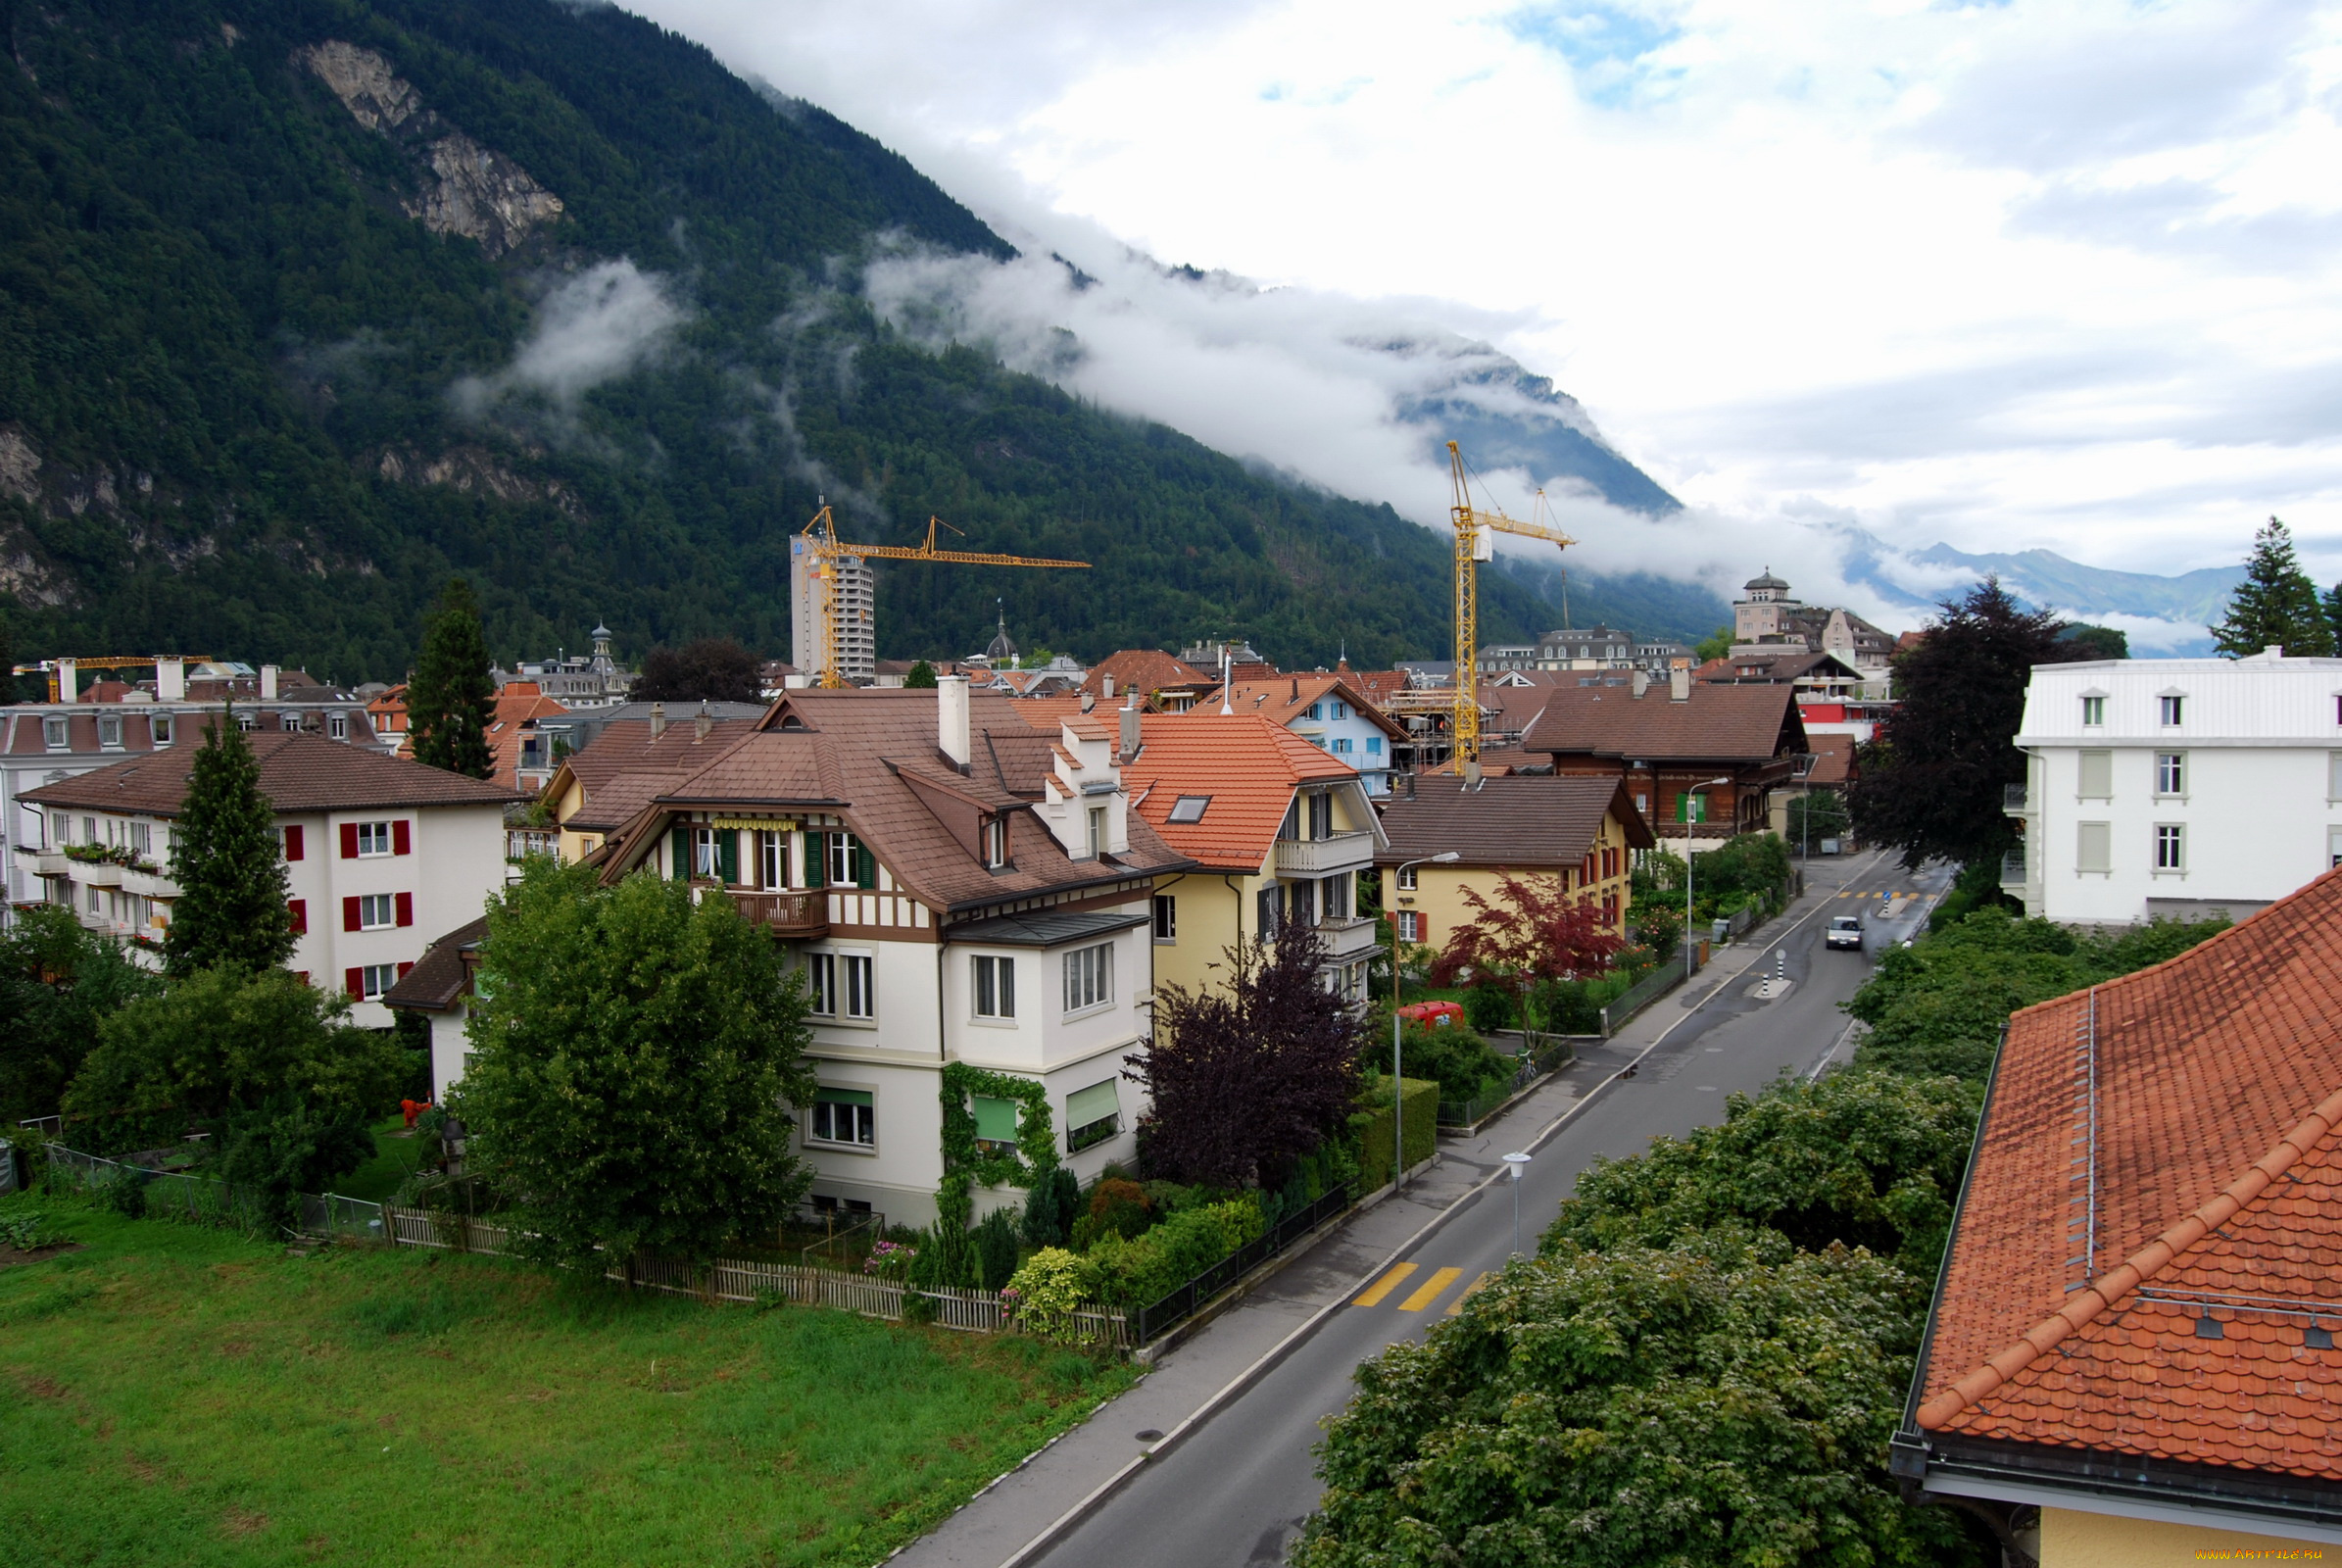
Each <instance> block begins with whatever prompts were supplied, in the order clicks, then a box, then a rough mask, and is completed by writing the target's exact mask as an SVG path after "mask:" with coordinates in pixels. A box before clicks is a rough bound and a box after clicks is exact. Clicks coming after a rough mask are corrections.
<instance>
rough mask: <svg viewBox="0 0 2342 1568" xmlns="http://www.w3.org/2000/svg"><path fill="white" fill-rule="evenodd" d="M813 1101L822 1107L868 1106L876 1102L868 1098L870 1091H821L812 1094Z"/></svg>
mask: <svg viewBox="0 0 2342 1568" xmlns="http://www.w3.org/2000/svg"><path fill="white" fill-rule="evenodd" d="M813 1100H814V1103H817V1104H824V1105H868V1104H874V1103H876V1102H874V1101H873V1100H872V1099H871V1098H870V1091H869V1090H867V1089H823V1090H819V1091H817V1092H816V1093H815V1094H814V1096H813Z"/></svg>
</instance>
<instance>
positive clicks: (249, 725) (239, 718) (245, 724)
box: [236, 713, 370, 1000]
mask: <svg viewBox="0 0 2342 1568" xmlns="http://www.w3.org/2000/svg"><path fill="white" fill-rule="evenodd" d="M260 727H261V721H260V720H259V719H257V718H255V717H253V716H252V715H251V714H250V713H238V714H237V715H236V728H238V729H240V730H242V731H243V732H244V733H245V734H247V735H249V734H251V733H252V732H253V731H254V730H256V729H259V728H260ZM369 1000H370V999H369Z"/></svg>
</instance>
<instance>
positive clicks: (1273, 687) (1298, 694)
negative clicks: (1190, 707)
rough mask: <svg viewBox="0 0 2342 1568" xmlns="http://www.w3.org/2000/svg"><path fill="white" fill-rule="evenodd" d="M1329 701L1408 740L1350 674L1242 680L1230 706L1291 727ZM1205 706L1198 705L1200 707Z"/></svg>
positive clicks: (1234, 684) (1235, 684)
mask: <svg viewBox="0 0 2342 1568" xmlns="http://www.w3.org/2000/svg"><path fill="white" fill-rule="evenodd" d="M1328 700H1340V701H1343V702H1347V703H1348V704H1349V705H1350V707H1351V708H1353V709H1355V710H1357V711H1359V712H1360V713H1362V714H1364V715H1365V716H1366V717H1367V718H1369V719H1371V720H1372V721H1373V722H1374V723H1375V724H1376V725H1377V726H1379V727H1380V728H1381V729H1382V730H1384V731H1385V732H1386V733H1388V734H1391V735H1393V736H1396V737H1398V738H1399V739H1401V740H1404V739H1405V738H1406V734H1407V732H1406V731H1405V730H1403V729H1401V728H1399V726H1398V725H1397V724H1395V723H1393V722H1392V721H1391V719H1390V718H1388V717H1386V716H1385V715H1384V713H1383V710H1382V709H1381V708H1380V707H1379V706H1378V705H1376V704H1375V703H1374V702H1373V701H1372V700H1370V699H1369V698H1368V697H1367V696H1366V695H1365V694H1364V693H1363V692H1361V691H1359V690H1358V688H1357V687H1355V686H1353V685H1351V684H1350V678H1349V677H1348V676H1347V675H1331V674H1328V675H1279V676H1276V677H1274V678H1273V679H1269V680H1239V681H1231V682H1230V683H1229V692H1228V706H1229V707H1231V708H1233V709H1235V710H1236V711H1237V712H1238V713H1239V714H1240V715H1242V714H1247V713H1258V714H1260V715H1261V716H1262V717H1264V718H1269V719H1274V720H1275V721H1276V722H1277V723H1280V724H1291V723H1292V722H1293V721H1294V720H1295V719H1297V718H1299V717H1301V715H1302V713H1303V712H1304V711H1306V710H1307V709H1308V707H1309V705H1310V704H1311V703H1316V702H1323V701H1328ZM1203 706H1206V705H1202V704H1198V705H1197V707H1198V708H1199V709H1200V708H1201V707H1203ZM1208 706H1209V707H1210V709H1211V711H1213V712H1215V713H1216V712H1218V711H1220V705H1219V704H1218V703H1216V702H1215V703H1212V704H1210V705H1208Z"/></svg>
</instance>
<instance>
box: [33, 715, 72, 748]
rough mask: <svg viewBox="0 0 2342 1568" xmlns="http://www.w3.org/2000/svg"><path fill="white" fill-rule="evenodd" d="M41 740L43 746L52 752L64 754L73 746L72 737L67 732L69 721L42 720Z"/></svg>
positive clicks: (58, 719) (57, 719)
mask: <svg viewBox="0 0 2342 1568" xmlns="http://www.w3.org/2000/svg"><path fill="white" fill-rule="evenodd" d="M40 738H41V744H42V745H44V746H46V747H48V749H49V750H50V751H52V752H62V751H64V750H65V749H66V748H67V747H69V746H71V745H72V744H73V740H72V737H71V735H70V734H69V732H68V730H67V720H65V719H62V718H44V719H42V720H41V721H40Z"/></svg>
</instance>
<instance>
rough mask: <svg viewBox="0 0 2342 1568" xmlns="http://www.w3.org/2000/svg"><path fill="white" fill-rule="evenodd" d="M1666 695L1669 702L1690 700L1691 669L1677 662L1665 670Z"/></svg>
mask: <svg viewBox="0 0 2342 1568" xmlns="http://www.w3.org/2000/svg"><path fill="white" fill-rule="evenodd" d="M1667 696H1668V700H1669V701H1670V702H1677V703H1687V702H1689V701H1691V671H1689V670H1687V669H1685V668H1684V667H1683V665H1681V664H1678V665H1677V666H1676V667H1675V668H1673V669H1671V670H1669V671H1668V672H1667Z"/></svg>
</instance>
